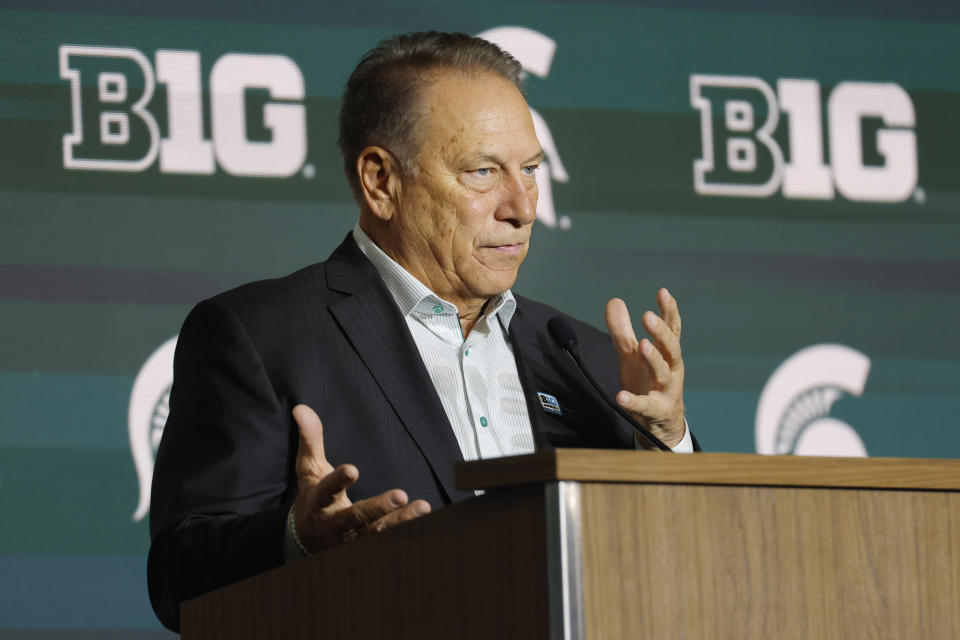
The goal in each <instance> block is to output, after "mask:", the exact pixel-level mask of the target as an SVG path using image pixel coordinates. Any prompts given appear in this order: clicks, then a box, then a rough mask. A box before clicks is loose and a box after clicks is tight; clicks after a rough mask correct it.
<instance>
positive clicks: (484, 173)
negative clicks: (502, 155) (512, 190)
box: [471, 167, 493, 178]
mask: <svg viewBox="0 0 960 640" xmlns="http://www.w3.org/2000/svg"><path fill="white" fill-rule="evenodd" d="M471 173H472V174H473V175H475V176H479V177H481V178H485V177H487V176H488V175H490V174H491V173H493V169H491V168H490V167H483V168H482V169H474V170H473V171H471Z"/></svg>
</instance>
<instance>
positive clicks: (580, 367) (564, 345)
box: [547, 316, 673, 451]
mask: <svg viewBox="0 0 960 640" xmlns="http://www.w3.org/2000/svg"><path fill="white" fill-rule="evenodd" d="M547 331H549V332H550V336H551V337H552V338H553V340H554V342H556V343H557V346H559V347H560V349H561V350H562V351H563V352H564V353H565V354H567V356H568V357H569V358H570V359H571V360H573V364H574V365H576V368H577V371H579V372H580V375H581V376H583V377H584V379H585V380H586V381H587V382H589V383H590V386H591V387H593V390H594V391H595V392H596V393H597V395H599V396H600V398H601V399H602V400H603V401H604V402H605V403H607V405H608V406H609V407H610V408H612V409H613V410H614V411H616V412H617V413H618V414H619V415H620V416H621V417H622V418H623V419H624V420H626V421H627V422H629V423H630V424H631V425H633V428H634V429H636V431H637V433H639V434H640V437H642V438H643V439H644V440H646V441H647V442H648V443H649V444H650V446H652V447H655V448H657V449H660V450H662V451H673V450H672V449H671V448H670V447H669V446H667V445H666V444H665V443H664V442H663V441H662V440H661V439H660V438H658V437H657V436H655V435H653V434H652V433H650V430H649V429H647V428H646V427H645V426H643V425H642V424H640V423H639V422H637V421H636V420H635V419H634V418H633V416H631V415H630V414H629V413H627V411H626V410H625V409H624V408H623V407H621V406H620V405H618V404H617V403H616V402H614V401H613V400H611V399H610V398H608V397H607V394H606V393H604V391H603V389H602V388H601V387H600V385H599V384H598V383H597V381H596V380H595V379H594V377H593V376H592V375H590V371H589V370H588V369H587V366H586V365H585V364H584V363H583V360H582V359H581V358H580V346H579V344H578V342H577V333H576V332H575V331H574V330H573V327H571V326H570V323H569V322H567V321H566V320H565V319H564V318H561V317H560V316H554V317H553V318H550V320H549V321H548V322H547Z"/></svg>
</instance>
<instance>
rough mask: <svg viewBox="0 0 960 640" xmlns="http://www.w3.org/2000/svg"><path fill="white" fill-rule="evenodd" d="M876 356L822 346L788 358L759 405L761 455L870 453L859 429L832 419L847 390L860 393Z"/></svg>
mask: <svg viewBox="0 0 960 640" xmlns="http://www.w3.org/2000/svg"><path fill="white" fill-rule="evenodd" d="M869 373H870V358H868V357H867V356H865V355H863V354H862V353H860V352H859V351H856V350H855V349H851V348H850V347H845V346H843V345H840V344H818V345H814V346H812V347H807V348H806V349H802V350H800V351H798V352H797V353H795V354H793V355H792V356H790V357H789V358H787V359H786V360H785V361H784V362H783V364H781V365H780V366H779V367H777V370H776V371H774V372H773V375H772V376H770V380H769V381H768V382H767V385H766V386H765V387H764V388H763V392H762V393H761V394H760V402H759V404H758V405H757V424H756V444H757V453H766V454H776V453H795V454H799V455H811V456H850V457H866V455H867V449H866V447H864V446H863V441H862V440H861V439H860V436H859V435H858V434H857V432H856V431H855V430H854V429H853V427H851V426H850V425H848V424H847V423H845V422H842V421H840V420H837V419H836V418H831V417H830V415H829V413H830V408H831V407H832V406H833V403H834V402H836V401H837V400H838V399H840V397H842V396H843V394H844V393H849V394H851V395H854V396H859V395H860V394H862V393H863V388H864V386H865V385H866V383H867V375H868V374H869Z"/></svg>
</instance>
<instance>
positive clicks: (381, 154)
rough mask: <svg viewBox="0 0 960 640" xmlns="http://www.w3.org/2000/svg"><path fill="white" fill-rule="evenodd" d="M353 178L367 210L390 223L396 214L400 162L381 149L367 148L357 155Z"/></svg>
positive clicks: (375, 147)
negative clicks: (358, 186)
mask: <svg viewBox="0 0 960 640" xmlns="http://www.w3.org/2000/svg"><path fill="white" fill-rule="evenodd" d="M357 175H358V176H359V178H360V194H361V195H362V196H363V200H364V202H365V203H366V205H367V208H368V209H370V211H371V213H373V215H375V216H376V217H378V218H380V219H381V220H383V221H387V220H390V219H391V218H392V217H393V214H394V213H396V211H397V202H396V200H397V196H398V195H399V193H400V163H399V162H398V161H397V159H396V158H395V157H394V156H393V154H392V153H390V152H389V151H387V150H386V149H384V148H383V147H377V146H371V147H367V148H366V149H364V150H363V151H361V152H360V155H359V156H357Z"/></svg>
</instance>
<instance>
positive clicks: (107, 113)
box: [60, 45, 307, 177]
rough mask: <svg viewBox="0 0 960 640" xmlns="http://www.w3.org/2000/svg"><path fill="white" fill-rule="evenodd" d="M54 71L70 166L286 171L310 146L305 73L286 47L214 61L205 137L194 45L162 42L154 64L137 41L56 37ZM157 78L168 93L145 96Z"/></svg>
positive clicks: (187, 171)
mask: <svg viewBox="0 0 960 640" xmlns="http://www.w3.org/2000/svg"><path fill="white" fill-rule="evenodd" d="M60 77H61V78H63V79H64V80H68V81H69V82H70V96H71V111H72V125H73V130H72V131H71V132H70V133H68V134H66V135H64V136H63V166H64V167H65V168H67V169H93V170H102V171H130V172H137V171H143V170H145V169H147V168H148V167H150V166H151V165H153V163H154V162H155V161H156V160H157V158H159V160H160V163H159V164H160V171H161V172H163V173H180V174H212V173H213V172H214V171H215V169H216V166H217V165H219V166H220V167H221V168H222V169H223V170H224V171H226V172H227V173H229V174H232V175H237V176H266V177H286V176H290V175H292V174H294V173H296V172H297V171H298V170H299V169H300V168H301V166H303V163H304V159H305V158H306V155H307V136H306V130H307V129H306V127H307V125H306V112H305V109H304V106H303V104H302V102H301V101H302V100H303V99H304V94H305V91H304V82H303V74H302V73H301V71H300V69H299V68H298V67H297V65H296V63H294V62H293V61H292V60H291V59H290V58H287V57H286V56H282V55H253V54H246V53H227V54H225V55H223V56H221V57H220V58H218V59H217V60H216V62H215V63H214V65H213V67H212V69H211V71H210V76H209V85H208V88H209V94H210V101H209V122H210V127H209V129H210V139H209V140H208V139H206V137H205V134H204V104H203V82H202V75H201V60H200V53H199V52H197V51H179V50H168V49H160V50H158V51H157V52H156V55H155V57H154V64H153V65H151V64H150V61H149V60H148V59H147V57H146V56H145V55H144V54H143V53H142V52H140V51H138V50H136V49H130V48H122V47H88V46H77V45H62V46H61V47H60ZM158 84H162V85H164V86H165V88H166V100H165V101H162V100H160V101H155V103H153V104H151V100H152V99H153V97H154V91H155V90H156V88H157V85H158ZM163 102H165V103H166V104H162V103H163ZM148 109H149V110H148ZM158 120H160V121H161V122H163V123H165V125H166V126H165V131H163V132H161V127H160V126H159V125H158ZM305 169H306V168H305Z"/></svg>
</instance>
